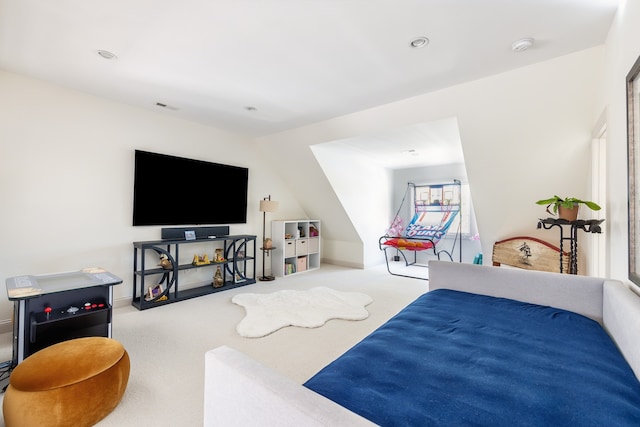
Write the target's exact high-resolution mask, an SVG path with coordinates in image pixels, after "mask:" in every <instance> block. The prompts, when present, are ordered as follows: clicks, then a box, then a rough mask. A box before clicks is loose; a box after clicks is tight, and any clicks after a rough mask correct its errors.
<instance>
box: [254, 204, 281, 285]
mask: <svg viewBox="0 0 640 427" xmlns="http://www.w3.org/2000/svg"><path fill="white" fill-rule="evenodd" d="M277 211H278V202H276V201H274V200H271V195H269V196H268V197H265V198H264V199H262V200H260V212H262V241H263V242H264V243H266V238H267V236H266V225H267V212H277ZM261 249H262V276H261V277H258V280H262V281H271V280H275V277H274V276H273V275H270V276H267V275H266V274H265V264H266V258H265V257H266V255H267V253H268V252H269V251H270V250H272V249H275V248H273V246H269V247H268V248H267V247H266V245H263V247H262V248H261Z"/></svg>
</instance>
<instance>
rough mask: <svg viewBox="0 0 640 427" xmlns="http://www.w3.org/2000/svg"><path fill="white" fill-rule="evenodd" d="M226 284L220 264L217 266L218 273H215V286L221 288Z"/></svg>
mask: <svg viewBox="0 0 640 427" xmlns="http://www.w3.org/2000/svg"><path fill="white" fill-rule="evenodd" d="M223 286H224V279H223V278H222V270H220V266H218V268H216V274H214V275H213V287H214V288H221V287H223Z"/></svg>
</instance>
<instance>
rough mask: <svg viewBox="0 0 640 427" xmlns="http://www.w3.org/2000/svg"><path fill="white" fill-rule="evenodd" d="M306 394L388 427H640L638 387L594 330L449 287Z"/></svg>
mask: <svg viewBox="0 0 640 427" xmlns="http://www.w3.org/2000/svg"><path fill="white" fill-rule="evenodd" d="M639 339H640V337H639ZM305 386H306V387H308V388H309V389H311V390H314V391H316V392H317V393H320V394H322V395H324V396H326V397H327V398H329V399H331V400H333V401H335V402H337V403H339V404H340V405H342V406H344V407H346V408H348V409H350V410H351V411H353V412H356V413H358V414H360V415H362V416H363V417H365V418H367V419H369V420H371V421H373V422H375V423H376V424H379V425H381V426H436V425H439V426H461V425H477V426H515V425H522V426H640V383H639V382H638V380H637V379H636V377H635V376H634V374H633V371H632V370H631V368H630V367H629V365H628V364H627V362H626V361H625V360H624V358H623V357H622V355H621V354H620V352H619V351H618V349H617V347H616V346H615V344H614V343H613V341H612V340H611V339H610V338H609V336H608V335H607V334H606V332H605V331H604V330H603V329H602V327H601V326H600V325H599V324H598V323H597V322H594V321H592V320H590V319H588V318H586V317H583V316H581V315H579V314H576V313H572V312H569V311H565V310H560V309H555V308H551V307H544V306H539V305H534V304H527V303H522V302H518V301H513V300H509V299H504V298H493V297H488V296H482V295H476V294H469V293H465V292H458V291H450V290H444V289H441V290H435V291H432V292H428V293H426V294H424V295H422V296H421V297H420V298H418V299H417V300H416V301H414V302H413V303H411V304H410V305H409V306H407V307H406V308H405V309H404V310H403V311H401V312H400V313H399V314H397V315H396V316H395V317H393V318H392V319H391V320H389V321H388V322H387V323H386V324H384V325H383V326H381V327H380V328H379V329H377V330H376V331H374V332H373V333H372V334H371V335H369V336H368V337H367V338H365V339H364V340H363V341H361V342H360V343H358V344H357V345H355V346H354V347H353V348H351V349H350V350H349V351H347V352H346V353H345V354H344V355H342V356H341V357H340V358H338V359H337V360H335V361H334V362H332V363H331V364H330V365H328V366H327V367H325V368H324V369H323V370H321V371H320V372H319V373H318V374H316V375H315V376H314V377H313V378H311V379H310V380H309V381H307V382H306V383H305Z"/></svg>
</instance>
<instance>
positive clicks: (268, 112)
mask: <svg viewBox="0 0 640 427" xmlns="http://www.w3.org/2000/svg"><path fill="white" fill-rule="evenodd" d="M618 2H619V0H481V1H480V0H181V1H171V0H110V1H95V0H56V1H50V0H0V69H4V70H6V71H11V72H16V73H19V74H24V75H27V76H31V77H35V78H38V79H42V80H45V81H49V82H52V83H56V84H60V85H63V86H66V87H69V88H73V89H77V90H79V91H82V92H86V93H90V94H94V95H97V96H101V97H104V98H108V99H112V100H116V101H120V102H124V103H127V104H130V105H134V106H139V107H142V108H149V109H153V110H155V111H162V112H164V113H166V114H169V115H172V116H176V117H181V118H184V119H188V120H194V121H198V122H202V123H206V124H209V125H213V126H215V127H218V128H222V129H228V130H229V131H232V132H237V133H240V134H243V135H246V136H250V137H251V136H261V135H267V134H271V133H275V132H278V131H282V130H286V129H291V128H295V127H299V126H302V125H306V124H309V123H314V122H317V121H321V120H326V119H329V118H332V117H336V116H340V115H344V114H347V113H351V112H355V111H360V110H363V109H366V108H370V107H373V106H376V105H381V104H385V103H389V102H393V101H397V100H400V99H404V98H408V97H411V96H415V95H418V94H422V93H426V92H429V91H433V90H436V89H439V88H444V87H447V86H451V85H453V84H457V83H461V82H464V81H470V80H474V79H478V78H481V77H485V76H488V75H492V74H496V73H499V72H503V71H507V70H510V69H514V68H517V67H522V66H526V65H529V64H532V63H535V62H539V61H543V60H546V59H550V58H553V57H557V56H561V55H565V54H568V53H571V52H575V51H578V50H582V49H586V48H589V47H593V46H596V45H599V44H602V43H603V42H604V40H605V38H606V35H607V31H608V28H609V26H610V24H611V21H612V19H613V16H614V14H615V10H616V8H617V5H618ZM417 36H426V37H428V38H429V39H430V43H429V45H428V46H426V47H424V48H422V49H412V48H410V47H409V42H410V41H411V40H412V39H413V38H414V37H417ZM522 37H533V38H534V39H535V44H534V46H533V47H532V48H531V49H529V50H527V51H525V52H519V53H514V52H513V51H512V50H511V44H512V43H513V42H514V41H515V40H517V39H519V38H522ZM100 49H103V50H107V51H110V52H112V53H114V54H115V55H117V59H115V60H105V59H103V58H102V57H100V56H99V55H98V54H97V51H98V50H100ZM158 102H159V103H163V104H166V105H167V107H164V108H163V107H159V106H157V105H156V103H158ZM246 107H255V110H253V111H250V110H248V109H247V108H246Z"/></svg>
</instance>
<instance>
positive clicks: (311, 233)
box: [309, 225, 318, 237]
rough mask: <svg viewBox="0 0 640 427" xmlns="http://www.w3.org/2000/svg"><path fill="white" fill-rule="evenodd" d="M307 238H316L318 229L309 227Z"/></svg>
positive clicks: (312, 226)
mask: <svg viewBox="0 0 640 427" xmlns="http://www.w3.org/2000/svg"><path fill="white" fill-rule="evenodd" d="M309 237H318V229H317V228H316V227H315V226H314V225H310V226H309Z"/></svg>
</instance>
